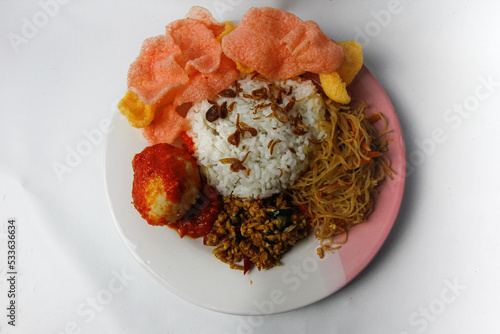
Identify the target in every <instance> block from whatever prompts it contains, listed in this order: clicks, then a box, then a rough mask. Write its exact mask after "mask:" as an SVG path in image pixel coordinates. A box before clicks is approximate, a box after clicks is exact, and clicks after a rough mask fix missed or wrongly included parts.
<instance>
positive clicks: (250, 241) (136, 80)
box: [119, 6, 391, 273]
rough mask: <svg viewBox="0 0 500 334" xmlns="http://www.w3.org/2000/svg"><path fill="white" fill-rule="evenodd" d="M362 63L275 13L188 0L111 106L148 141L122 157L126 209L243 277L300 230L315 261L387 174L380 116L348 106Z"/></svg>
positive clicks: (345, 45)
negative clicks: (235, 17) (224, 10)
mask: <svg viewBox="0 0 500 334" xmlns="http://www.w3.org/2000/svg"><path fill="white" fill-rule="evenodd" d="M362 65H363V52H362V49H361V46H360V45H359V43H356V42H354V41H347V42H334V41H332V40H331V39H330V38H328V37H327V36H326V35H325V34H324V33H323V32H322V31H321V29H320V28H319V26H318V25H317V24H316V23H315V22H313V21H302V20H301V19H300V18H298V17H297V16H295V15H293V14H291V13H288V12H286V11H284V10H280V9H275V8H269V7H262V8H252V9H250V10H249V11H248V12H247V13H246V14H245V15H244V16H243V19H242V21H241V22H240V23H239V24H237V25H234V24H233V23H231V22H229V21H227V22H223V23H220V22H217V21H216V20H215V19H214V18H213V16H212V15H211V14H210V12H209V11H208V10H206V9H204V8H202V7H197V6H195V7H192V8H191V10H190V11H189V13H188V15H187V16H186V18H184V19H180V20H177V21H174V22H172V23H170V24H168V25H167V27H166V32H165V34H164V35H159V36H156V37H152V38H148V39H146V40H145V41H144V43H143V45H142V47H141V50H140V53H139V56H138V57H137V59H136V60H135V61H134V62H133V63H132V64H131V66H130V69H129V72H128V92H127V94H126V95H125V97H124V98H123V99H122V101H120V104H119V108H120V111H121V112H122V114H123V115H124V116H125V117H126V118H127V119H128V121H129V123H130V124H131V125H132V126H135V127H139V128H142V134H143V136H144V137H145V138H146V140H147V141H148V143H149V145H150V146H148V147H146V148H145V149H144V150H143V151H142V152H140V153H138V154H137V155H136V156H135V157H134V159H133V161H132V167H133V171H134V181H133V191H132V198H133V203H134V206H135V207H136V209H137V211H138V212H139V213H140V214H141V216H142V217H143V218H144V219H145V220H146V221H147V222H148V223H149V224H151V225H155V226H168V227H170V228H173V229H176V230H177V231H178V233H179V236H180V237H183V236H185V235H187V236H190V237H192V238H199V237H203V243H204V244H205V245H206V246H209V247H212V249H213V254H214V255H215V257H216V258H218V259H219V260H221V261H222V262H225V263H227V264H229V266H230V268H233V269H241V270H243V271H244V272H245V273H246V272H247V271H248V270H249V269H250V268H252V267H253V266H255V267H257V268H258V270H261V269H270V268H272V267H274V266H278V265H280V264H281V262H280V261H281V257H282V256H283V255H284V254H285V253H286V252H287V251H289V250H290V249H291V248H292V247H293V246H294V245H295V244H296V243H297V242H299V241H300V240H301V239H304V238H305V237H306V236H307V235H308V234H309V233H310V232H311V231H314V234H315V236H316V238H317V239H318V240H319V242H320V248H319V250H318V252H317V254H318V255H319V256H320V257H322V256H323V250H325V251H329V250H330V249H334V248H336V247H338V246H339V244H340V243H342V242H343V241H342V240H338V236H339V235H342V234H344V235H347V233H348V231H349V228H350V227H352V226H353V225H356V224H359V223H361V222H363V221H365V220H366V219H367V218H368V216H369V214H370V213H371V211H372V210H373V205H374V198H375V195H376V191H377V185H378V184H379V183H380V182H381V181H382V180H384V179H385V178H386V177H387V176H388V175H390V173H391V170H390V167H389V161H388V159H387V158H386V156H385V152H386V151H387V149H388V145H387V139H386V138H385V134H386V133H385V132H382V133H379V132H378V131H377V130H376V129H375V126H374V123H376V122H377V121H378V120H381V119H383V116H382V115H381V114H380V113H374V112H371V111H370V112H368V110H369V107H368V106H366V105H364V104H363V103H360V102H359V101H355V100H354V101H353V102H351V95H350V92H349V89H348V86H349V84H350V83H351V82H352V81H353V80H354V78H355V76H356V74H357V73H358V71H359V70H360V69H361V67H362Z"/></svg>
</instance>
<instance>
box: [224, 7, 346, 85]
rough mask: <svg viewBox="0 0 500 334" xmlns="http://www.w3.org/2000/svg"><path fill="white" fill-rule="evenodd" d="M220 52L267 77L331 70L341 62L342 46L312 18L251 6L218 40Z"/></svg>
mask: <svg viewBox="0 0 500 334" xmlns="http://www.w3.org/2000/svg"><path fill="white" fill-rule="evenodd" d="M222 49H223V51H224V53H225V54H226V55H227V56H228V57H229V58H231V59H232V60H234V61H238V62H240V63H242V64H244V65H246V66H249V67H251V68H253V69H255V71H257V72H258V73H260V74H262V75H263V76H265V77H266V78H268V79H273V80H285V79H290V78H293V77H295V76H297V75H300V74H303V73H304V72H307V71H309V72H314V73H331V72H334V71H335V70H336V69H337V68H338V67H339V66H340V64H341V63H342V61H343V59H344V57H343V51H342V48H341V47H340V46H338V45H336V44H335V43H334V42H333V41H332V40H331V39H330V38H329V37H328V36H326V35H325V33H323V31H321V29H320V28H319V26H318V25H317V24H316V23H315V22H313V21H305V22H304V21H302V20H301V19H300V18H298V17H297V16H295V15H293V14H292V13H289V12H286V11H284V10H281V9H276V8H269V7H263V8H251V9H250V10H249V11H248V12H247V13H246V14H245V15H243V18H242V20H241V22H240V23H239V24H238V25H237V26H236V29H234V30H233V31H232V32H231V33H230V34H228V35H227V36H226V37H225V38H223V40H222Z"/></svg>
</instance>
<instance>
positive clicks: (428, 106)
mask: <svg viewBox="0 0 500 334" xmlns="http://www.w3.org/2000/svg"><path fill="white" fill-rule="evenodd" d="M192 5H201V6H203V7H206V8H207V9H209V10H210V11H211V12H212V13H213V14H214V16H215V18H216V19H218V20H233V21H238V20H240V19H241V16H242V15H243V13H245V12H246V11H247V10H248V8H250V7H251V6H271V7H278V8H282V9H285V10H288V11H290V12H292V13H294V14H296V15H298V16H299V17H300V18H302V19H303V20H315V21H316V22H317V23H318V24H319V25H320V26H321V27H322V29H323V30H324V31H325V33H327V34H328V35H329V36H331V37H332V38H334V39H336V40H350V39H355V40H357V41H359V42H360V43H361V44H362V45H363V46H364V55H365V65H366V66H367V67H368V68H369V69H370V70H371V71H372V73H373V74H374V75H375V76H376V77H377V78H378V80H379V81H380V83H381V84H382V86H383V87H384V88H385V90H386V92H387V94H388V95H389V97H390V98H391V100H392V102H393V104H394V107H395V109H396V111H397V113H398V115H399V119H400V121H401V125H402V128H403V132H404V135H405V141H406V149H407V154H408V159H407V164H408V177H407V180H406V190H405V194H404V199H403V204H402V207H401V211H400V214H399V216H398V218H397V221H396V223H395V226H394V228H393V231H392V233H391V234H390V236H389V238H388V240H387V242H386V243H385V244H384V246H383V247H382V249H381V251H380V252H379V253H378V255H377V256H376V257H375V259H374V260H373V261H372V263H371V264H370V265H369V266H368V267H367V268H366V269H365V270H364V271H363V272H362V274H361V275H359V276H358V277H356V278H355V279H354V280H353V281H352V282H351V283H349V284H348V285H347V286H346V287H344V288H343V289H341V290H340V291H338V292H337V293H335V294H333V295H332V296H330V297H327V298H325V299H323V300H321V301H319V302H317V303H314V304H312V305H310V306H307V307H304V308H301V309H297V310H294V311H290V312H286V313H282V314H277V315H270V316H263V317H257V316H254V317H246V316H236V315H228V314H222V313H218V312H214V311H211V310H207V309H204V308H201V307H199V306H196V305H193V304H191V303H189V302H187V301H185V300H183V299H181V298H180V297H178V296H177V295H176V294H174V293H172V292H170V291H169V290H167V289H165V288H163V287H162V286H161V285H160V284H158V283H157V281H156V280H154V279H153V278H152V277H151V276H150V275H149V274H148V273H147V272H146V271H145V270H144V269H143V268H142V267H141V265H140V264H139V263H138V262H137V261H136V260H135V259H134V257H133V256H132V255H131V254H130V252H129V251H128V249H127V247H126V245H125V243H124V242H123V241H122V239H121V238H120V235H119V233H118V232H117V229H116V227H115V224H114V222H113V219H112V215H111V213H110V209H109V207H108V203H107V199H106V192H105V183H104V168H103V159H104V146H105V140H104V137H105V133H106V131H107V129H108V126H109V120H110V119H111V116H112V113H113V110H114V107H115V105H116V103H117V101H118V100H119V99H120V98H121V97H122V94H123V92H124V91H125V89H126V73H127V70H128V66H129V64H130V63H131V61H133V59H134V58H135V57H136V56H137V54H138V51H139V47H140V44H141V43H142V41H143V40H144V39H145V38H147V37H151V36H156V35H159V34H161V33H163V31H164V26H165V25H166V24H168V23H169V22H171V21H173V20H175V19H179V18H182V17H184V15H185V14H186V13H187V11H188V10H189V8H190V7H191V6H192ZM499 14H500V5H499V3H497V2H493V1H487V0H482V1H465V0H460V1H439V2H437V1H410V0H387V1H378V0H377V1H360V0H356V1H341V0H334V1H331V0H330V1H327V0H325V1H278V0H276V1H251V2H250V1H242V0H217V1H213V0H210V1H199V2H194V1H183V2H182V3H181V2H174V1H148V2H146V1H85V3H83V2H74V1H66V0H65V1H62V0H40V1H23V2H20V1H7V0H1V1H0V114H1V115H2V117H1V119H0V143H1V144H0V268H1V272H0V332H1V333H53V334H55V333H285V332H288V333H312V332H317V333H397V334H402V333H497V332H498V331H499V330H500V317H498V314H499V312H500V302H499V296H500V284H498V280H499V279H500V269H499V268H500V266H499V265H498V258H499V256H500V242H499V241H498V235H499V233H500V210H498V207H499V205H500V195H499V194H500V192H499V191H498V189H499V188H500V177H499V174H498V166H499V165H498V163H499V162H500V159H499V158H498V155H499V153H500V144H499V141H498V139H497V137H496V135H497V134H498V132H499V131H498V129H497V122H499V124H500V113H499V110H498V106H499V105H500V65H499V60H500V43H499V37H498V36H499V32H500V20H499V18H498V16H499ZM75 152H76V153H75ZM497 187H498V188H497ZM10 220H15V226H16V228H15V234H14V232H12V231H13V229H12V228H10V229H9V227H8V226H9V225H10V224H9V221H10ZM13 234H14V235H15V238H16V239H15V241H16V247H17V249H16V255H15V256H16V258H15V260H16V264H15V268H14V269H15V270H16V275H15V281H16V284H15V285H14V289H13V290H12V289H11V285H10V281H9V278H10V276H12V275H9V274H8V272H9V268H8V266H7V263H8V261H9V259H8V255H9V254H8V245H9V244H8V240H9V236H11V235H13ZM209 274H210V273H207V275H209ZM9 291H11V292H14V293H15V295H16V296H15V298H13V297H11V296H9ZM11 301H14V302H15V306H16V312H15V318H14V319H15V327H14V326H12V325H9V324H8V322H9V321H12V320H11V318H10V317H9V315H10V311H9V310H8V309H7V308H8V307H9V305H10V302H11Z"/></svg>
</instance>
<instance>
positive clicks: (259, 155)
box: [187, 74, 325, 198]
mask: <svg viewBox="0 0 500 334" xmlns="http://www.w3.org/2000/svg"><path fill="white" fill-rule="evenodd" d="M324 109H325V107H324V103H323V99H322V98H321V96H320V95H319V94H318V92H317V90H316V86H315V85H314V84H313V83H311V81H310V80H302V79H300V78H297V79H289V80H285V81H274V80H268V79H266V78H264V77H263V76H260V75H258V76H252V75H250V74H248V75H245V76H243V78H242V79H241V80H238V81H236V82H234V83H233V84H232V85H231V86H229V87H228V88H227V89H226V90H225V91H223V92H221V93H220V94H218V95H217V96H215V97H213V98H212V99H211V100H205V101H201V102H197V103H195V104H194V105H193V107H192V108H191V110H190V111H189V113H188V115H187V119H188V120H189V121H190V124H191V129H190V130H189V131H188V132H187V133H188V134H189V135H190V136H191V137H192V139H193V141H194V145H195V147H196V150H195V152H194V156H195V157H196V158H197V160H198V163H199V164H200V165H201V166H203V168H202V169H201V172H202V173H203V174H204V175H205V176H206V178H207V179H208V181H209V183H210V184H211V185H213V186H215V187H216V188H217V189H218V190H219V192H220V193H221V194H222V195H224V196H229V195H231V194H232V195H236V196H239V197H243V198H245V197H249V198H265V197H269V196H271V195H273V194H276V193H279V192H281V191H283V190H285V189H287V188H288V187H289V186H290V185H292V184H293V183H294V182H295V181H296V180H297V178H298V177H299V175H300V174H301V172H302V171H304V169H306V168H307V166H308V158H309V150H310V148H311V146H312V143H313V142H315V141H317V140H320V139H322V138H323V136H324V135H325V134H324V133H322V132H320V131H319V130H318V129H317V124H318V120H319V119H320V118H322V117H324ZM214 110H215V111H219V113H220V114H221V115H220V116H219V114H216V116H217V118H215V117H212V116H211V113H212V111H214ZM224 110H225V111H224ZM235 163H236V164H238V168H235Z"/></svg>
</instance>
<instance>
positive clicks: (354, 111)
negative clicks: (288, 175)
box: [291, 100, 392, 251]
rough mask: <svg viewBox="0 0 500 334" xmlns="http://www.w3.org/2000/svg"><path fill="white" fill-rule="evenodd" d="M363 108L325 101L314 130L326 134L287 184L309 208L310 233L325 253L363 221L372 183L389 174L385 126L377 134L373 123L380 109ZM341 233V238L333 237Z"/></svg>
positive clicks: (369, 207) (298, 201)
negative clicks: (303, 167)
mask: <svg viewBox="0 0 500 334" xmlns="http://www.w3.org/2000/svg"><path fill="white" fill-rule="evenodd" d="M365 107H366V105H365V104H363V103H361V104H360V105H359V106H356V107H352V106H340V105H338V104H335V103H334V102H332V101H330V100H327V101H326V110H327V117H326V120H323V121H320V123H319V129H320V130H323V131H324V132H325V133H326V134H327V136H326V138H325V139H324V140H323V141H322V142H320V143H317V144H316V145H315V152H314V158H313V159H312V161H311V163H310V166H309V169H308V170H307V171H306V172H305V173H304V175H302V177H301V178H300V179H299V180H298V181H297V182H296V183H295V185H293V186H292V187H291V189H292V194H293V198H294V201H295V204H297V205H299V206H302V207H304V208H307V209H308V212H309V214H310V215H311V218H312V225H313V227H314V231H315V235H316V237H317V238H318V240H319V241H320V243H321V246H322V247H323V248H324V249H326V250H327V251H328V250H329V249H334V248H338V247H339V246H340V244H342V243H344V242H345V241H346V240H347V231H348V229H349V228H350V227H351V226H353V225H355V224H359V223H361V222H363V221H365V220H366V219H367V217H368V216H369V215H370V213H371V212H372V210H373V205H374V195H375V193H376V191H377V190H376V186H377V184H379V183H380V182H381V181H382V180H383V179H385V178H386V177H387V176H389V175H391V174H392V171H391V169H390V167H389V159H388V158H387V157H386V156H385V154H384V152H386V151H387V139H386V138H385V135H386V133H387V130H385V131H384V132H381V133H379V132H378V131H377V130H376V129H375V127H374V125H373V123H375V122H376V121H378V120H382V121H385V120H384V119H383V118H382V116H381V114H380V113H374V114H371V115H368V116H367V115H365V114H364V113H363V111H364V109H365ZM341 234H344V240H341V241H338V240H334V237H335V236H337V235H341ZM337 239H338V238H337Z"/></svg>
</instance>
